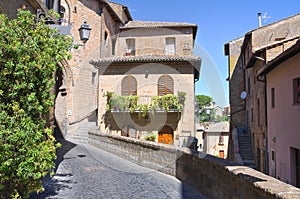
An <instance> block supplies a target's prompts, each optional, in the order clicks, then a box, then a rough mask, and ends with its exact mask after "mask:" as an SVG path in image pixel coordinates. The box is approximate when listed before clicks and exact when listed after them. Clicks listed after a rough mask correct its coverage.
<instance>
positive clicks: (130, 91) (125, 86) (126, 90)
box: [122, 76, 137, 96]
mask: <svg viewBox="0 0 300 199" xmlns="http://www.w3.org/2000/svg"><path fill="white" fill-rule="evenodd" d="M136 94H137V82H136V79H135V78H134V77H133V76H126V77H124V78H123V80H122V95H124V96H129V95H136Z"/></svg>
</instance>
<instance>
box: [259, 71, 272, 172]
mask: <svg viewBox="0 0 300 199" xmlns="http://www.w3.org/2000/svg"><path fill="white" fill-rule="evenodd" d="M263 67H264V66H263ZM260 77H263V79H260ZM256 79H257V81H259V82H262V83H264V87H265V105H266V107H268V103H267V81H266V75H264V76H262V75H260V76H257V77H256ZM265 118H266V119H265V120H266V151H265V165H264V167H265V169H266V174H269V153H268V150H269V146H268V112H267V111H266V110H265Z"/></svg>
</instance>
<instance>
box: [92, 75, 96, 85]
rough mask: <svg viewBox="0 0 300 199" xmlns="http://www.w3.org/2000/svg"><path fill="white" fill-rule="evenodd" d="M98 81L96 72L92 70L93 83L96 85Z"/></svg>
mask: <svg viewBox="0 0 300 199" xmlns="http://www.w3.org/2000/svg"><path fill="white" fill-rule="evenodd" d="M95 82H96V73H95V72H92V85H94V84H95Z"/></svg>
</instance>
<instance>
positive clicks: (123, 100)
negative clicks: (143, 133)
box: [106, 93, 138, 113]
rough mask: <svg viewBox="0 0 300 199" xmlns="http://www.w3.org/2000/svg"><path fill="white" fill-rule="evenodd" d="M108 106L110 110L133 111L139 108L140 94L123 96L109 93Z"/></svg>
mask: <svg viewBox="0 0 300 199" xmlns="http://www.w3.org/2000/svg"><path fill="white" fill-rule="evenodd" d="M106 96H107V103H106V108H107V111H109V110H111V109H112V110H118V111H130V112H131V113H132V112H133V111H135V110H137V101H138V96H135V95H130V96H122V95H115V94H113V93H107V94H106Z"/></svg>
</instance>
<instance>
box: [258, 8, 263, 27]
mask: <svg viewBox="0 0 300 199" xmlns="http://www.w3.org/2000/svg"><path fill="white" fill-rule="evenodd" d="M257 17H258V27H262V24H261V13H260V12H259V13H257Z"/></svg>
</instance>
